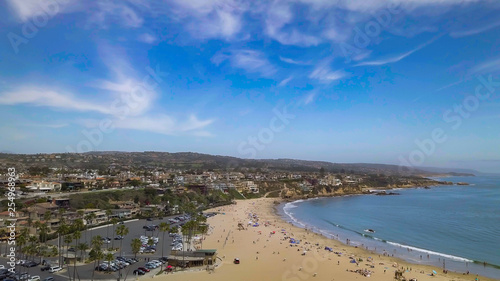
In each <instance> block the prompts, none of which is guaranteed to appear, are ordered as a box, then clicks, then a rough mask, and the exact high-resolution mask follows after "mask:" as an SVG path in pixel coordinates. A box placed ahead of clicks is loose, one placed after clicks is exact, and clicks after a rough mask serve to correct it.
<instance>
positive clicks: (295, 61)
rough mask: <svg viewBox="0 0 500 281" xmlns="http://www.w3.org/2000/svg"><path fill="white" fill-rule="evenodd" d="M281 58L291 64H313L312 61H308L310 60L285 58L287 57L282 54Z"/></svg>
mask: <svg viewBox="0 0 500 281" xmlns="http://www.w3.org/2000/svg"><path fill="white" fill-rule="evenodd" d="M280 60H281V61H282V62H286V63H289V64H296V65H310V64H311V62H308V61H300V60H294V59H291V58H285V57H282V56H280Z"/></svg>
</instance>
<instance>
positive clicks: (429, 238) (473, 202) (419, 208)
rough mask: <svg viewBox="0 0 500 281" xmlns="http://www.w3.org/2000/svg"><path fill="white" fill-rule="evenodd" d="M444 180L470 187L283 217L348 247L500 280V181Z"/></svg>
mask: <svg viewBox="0 0 500 281" xmlns="http://www.w3.org/2000/svg"><path fill="white" fill-rule="evenodd" d="M443 180H447V181H452V182H468V183H470V184H471V185H469V186H457V185H453V186H438V187H431V189H424V188H414V189H401V190H397V191H396V192H398V193H400V195H398V196H375V195H356V196H346V197H332V198H320V199H312V200H305V201H296V202H293V203H287V204H285V205H283V208H282V215H283V216H284V218H285V219H287V220H288V221H291V222H292V223H294V224H296V225H298V226H301V227H307V228H310V229H313V230H314V231H316V232H318V233H321V234H323V235H325V236H327V237H330V238H334V239H338V240H340V241H342V242H344V243H345V242H346V239H350V240H351V244H355V245H358V246H363V247H368V248H369V249H370V250H375V248H376V251H377V252H379V253H384V252H385V253H387V254H389V255H394V256H398V257H401V258H404V259H405V260H408V261H410V262H413V263H423V264H432V265H436V266H440V267H443V266H445V267H446V268H447V269H449V270H455V271H461V272H465V271H467V270H468V271H470V272H471V273H479V274H481V275H485V276H488V277H493V278H498V279H500V176H477V177H448V178H443ZM368 229H372V230H374V231H375V232H374V233H371V232H367V231H366V230H368ZM427 255H429V256H427ZM484 262H486V263H487V264H486V266H485V264H484Z"/></svg>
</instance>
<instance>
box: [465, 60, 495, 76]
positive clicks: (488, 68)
mask: <svg viewBox="0 0 500 281" xmlns="http://www.w3.org/2000/svg"><path fill="white" fill-rule="evenodd" d="M497 72H500V58H496V59H491V60H488V61H485V62H483V63H480V64H478V65H476V66H474V67H473V68H472V69H471V70H470V71H469V75H473V74H477V73H483V74H485V73H489V74H494V73H497Z"/></svg>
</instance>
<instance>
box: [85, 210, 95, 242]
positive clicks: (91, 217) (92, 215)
mask: <svg viewBox="0 0 500 281" xmlns="http://www.w3.org/2000/svg"><path fill="white" fill-rule="evenodd" d="M96 217H97V216H96V214H95V213H90V214H88V215H87V216H86V220H87V225H92V224H93V221H94V220H95V218H96ZM90 237H92V228H90Z"/></svg>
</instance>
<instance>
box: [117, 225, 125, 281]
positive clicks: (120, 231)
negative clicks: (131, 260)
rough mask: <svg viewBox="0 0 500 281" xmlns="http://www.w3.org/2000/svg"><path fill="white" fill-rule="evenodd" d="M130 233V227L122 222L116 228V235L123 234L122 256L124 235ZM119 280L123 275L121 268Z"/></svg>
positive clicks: (121, 252)
mask: <svg viewBox="0 0 500 281" xmlns="http://www.w3.org/2000/svg"><path fill="white" fill-rule="evenodd" d="M127 234H128V227H126V226H125V225H124V224H120V225H119V226H118V228H117V229H116V235H120V236H122V237H121V239H120V256H123V247H122V244H123V237H124V236H125V235H127ZM118 275H119V276H118V281H120V279H121V277H122V270H121V268H120V269H119V270H118Z"/></svg>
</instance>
